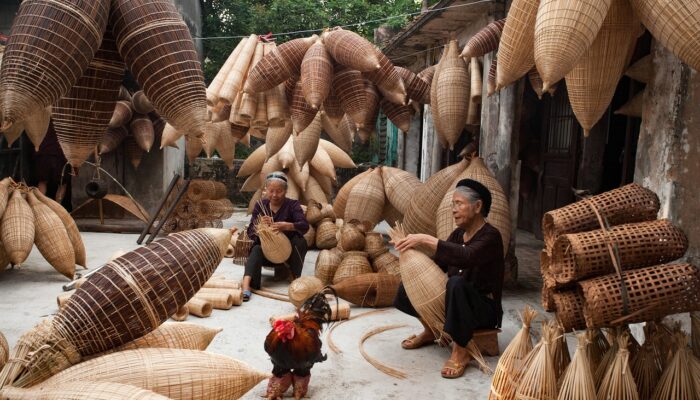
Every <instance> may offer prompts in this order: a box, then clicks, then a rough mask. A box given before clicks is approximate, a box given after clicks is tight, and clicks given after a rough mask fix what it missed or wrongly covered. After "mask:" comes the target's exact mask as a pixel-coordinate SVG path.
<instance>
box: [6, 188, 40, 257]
mask: <svg viewBox="0 0 700 400" xmlns="http://www.w3.org/2000/svg"><path fill="white" fill-rule="evenodd" d="M34 235H35V225H34V214H33V213H32V208H31V207H30V206H29V204H27V201H26V200H25V199H24V197H23V196H22V192H21V190H19V189H15V190H14V191H13V192H12V194H11V195H10V199H9V201H8V202H7V207H6V208H5V212H4V213H3V215H2V225H1V226H0V238H1V239H2V240H1V241H0V242H2V244H3V245H5V253H6V254H7V257H8V258H9V260H10V262H11V263H12V265H20V264H22V263H23V262H24V261H25V260H26V259H27V257H28V256H29V253H30V252H31V251H32V247H33V245H34Z"/></svg>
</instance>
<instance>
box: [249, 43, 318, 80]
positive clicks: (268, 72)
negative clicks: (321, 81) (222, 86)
mask: <svg viewBox="0 0 700 400" xmlns="http://www.w3.org/2000/svg"><path fill="white" fill-rule="evenodd" d="M315 41H316V37H315V35H314V36H312V37H309V38H301V39H294V40H290V41H288V42H285V43H282V44H281V45H279V46H277V47H276V48H275V49H274V50H272V52H270V53H269V54H268V55H266V56H265V57H263V59H262V60H260V62H259V63H258V64H257V65H255V67H254V68H253V69H252V70H251V71H250V73H249V74H248V78H247V79H246V84H245V88H244V90H245V92H246V93H256V92H264V91H266V90H270V89H272V88H273V87H275V86H277V85H279V84H280V83H283V82H284V81H286V80H287V79H289V78H291V77H293V76H299V75H300V74H301V63H302V60H303V59H304V55H305V54H306V51H307V50H308V49H309V47H311V45H312V44H313V43H314V42H315Z"/></svg>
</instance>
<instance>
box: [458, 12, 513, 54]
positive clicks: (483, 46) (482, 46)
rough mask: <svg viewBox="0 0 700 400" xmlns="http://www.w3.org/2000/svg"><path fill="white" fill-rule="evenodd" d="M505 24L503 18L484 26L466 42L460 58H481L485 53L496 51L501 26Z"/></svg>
mask: <svg viewBox="0 0 700 400" xmlns="http://www.w3.org/2000/svg"><path fill="white" fill-rule="evenodd" d="M505 24H506V19H505V18H503V19H499V20H497V21H493V22H491V23H490V24H488V25H486V26H485V27H484V28H483V29H482V30H480V31H479V32H477V33H476V35H474V36H472V37H471V39H469V41H467V44H465V45H464V49H463V50H462V54H460V57H462V58H464V59H465V60H469V59H471V58H472V57H481V56H483V55H486V53H490V52H492V51H494V50H496V49H498V44H499V42H500V41H501V33H502V32H503V26H504V25H505Z"/></svg>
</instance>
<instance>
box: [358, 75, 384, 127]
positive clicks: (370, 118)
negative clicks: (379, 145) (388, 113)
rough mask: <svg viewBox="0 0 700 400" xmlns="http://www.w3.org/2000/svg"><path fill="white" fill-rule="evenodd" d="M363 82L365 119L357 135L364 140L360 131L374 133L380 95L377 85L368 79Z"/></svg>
mask: <svg viewBox="0 0 700 400" xmlns="http://www.w3.org/2000/svg"><path fill="white" fill-rule="evenodd" d="M364 84H365V104H364V108H365V121H364V123H363V124H362V128H361V129H360V132H359V136H360V139H361V140H363V141H366V138H363V136H362V132H366V133H368V134H369V135H374V134H375V133H376V123H377V117H378V116H379V100H380V97H381V95H380V94H379V90H378V89H377V86H376V85H375V84H374V83H373V82H372V81H370V80H369V79H365V80H364ZM358 127H359V125H358Z"/></svg>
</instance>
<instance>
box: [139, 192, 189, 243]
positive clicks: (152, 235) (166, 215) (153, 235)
mask: <svg viewBox="0 0 700 400" xmlns="http://www.w3.org/2000/svg"><path fill="white" fill-rule="evenodd" d="M189 186H190V180H189V179H185V182H184V183H183V185H182V187H181V188H180V191H179V192H178V193H177V197H175V201H174V202H173V203H172V204H171V205H170V207H168V210H167V211H166V212H165V215H163V218H161V219H160V221H159V222H158V226H156V229H155V231H153V233H151V236H149V237H148V240H146V244H149V243H151V242H152V241H153V239H155V238H156V236H158V233H159V232H160V230H161V228H163V224H165V221H167V220H168V218H170V215H171V214H172V213H173V211H175V207H177V204H178V203H179V202H180V200H181V199H182V196H184V195H185V193H186V192H187V188H188V187H189Z"/></svg>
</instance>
